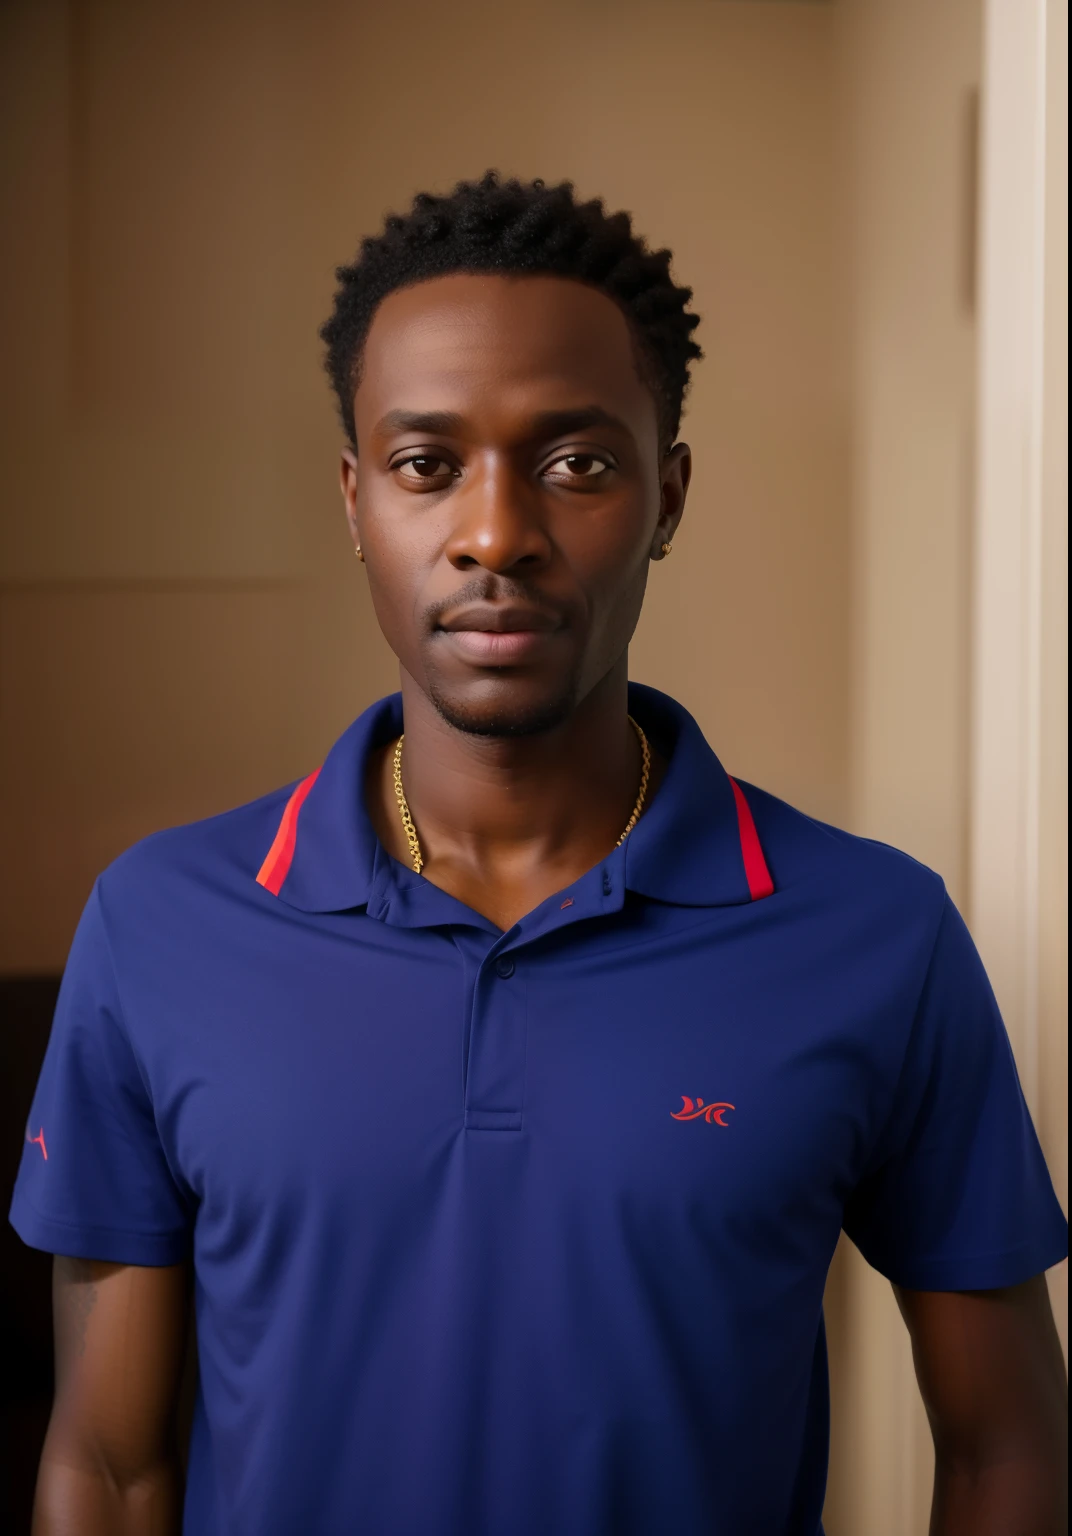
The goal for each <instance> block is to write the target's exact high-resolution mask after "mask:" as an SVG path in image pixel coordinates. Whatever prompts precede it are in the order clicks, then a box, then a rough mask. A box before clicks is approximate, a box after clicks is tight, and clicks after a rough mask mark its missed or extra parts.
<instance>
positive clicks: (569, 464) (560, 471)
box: [546, 453, 611, 480]
mask: <svg viewBox="0 0 1072 1536" xmlns="http://www.w3.org/2000/svg"><path fill="white" fill-rule="evenodd" d="M610 467H611V466H610V463H609V461H608V460H607V459H603V458H600V456H599V454H598V453H567V454H564V455H563V456H562V458H560V459H555V461H554V463H553V464H549V465H548V466H547V471H546V472H547V473H555V478H556V479H560V480H594V479H596V477H597V476H598V475H601V474H603V472H604V470H607V469H610Z"/></svg>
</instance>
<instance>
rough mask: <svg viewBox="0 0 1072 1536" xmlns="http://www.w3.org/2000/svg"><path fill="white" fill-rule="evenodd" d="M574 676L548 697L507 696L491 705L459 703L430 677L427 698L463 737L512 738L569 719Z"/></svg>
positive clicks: (574, 691) (575, 685)
mask: <svg viewBox="0 0 1072 1536" xmlns="http://www.w3.org/2000/svg"><path fill="white" fill-rule="evenodd" d="M578 691H579V687H578V678H577V676H576V674H575V673H574V674H571V675H570V676H569V677H567V678H566V679H564V681H563V684H562V686H561V688H560V689H559V691H558V692H557V693H556V694H554V695H553V696H552V697H551V698H547V699H540V700H538V701H536V702H533V703H525V702H521V701H519V702H518V703H516V704H512V703H511V702H510V700H509V699H504V700H502V701H501V702H497V703H493V704H485V705H481V704H473V705H468V704H463V703H461V702H459V701H458V700H456V699H452V698H451V697H450V696H449V694H448V693H446V691H445V690H444V689H443V688H441V687H440V686H439V684H438V683H437V681H436V680H435V679H434V678H430V679H429V680H428V697H429V698H430V699H431V701H432V703H433V705H434V706H435V709H436V711H437V713H438V714H439V715H440V717H441V718H442V719H443V720H445V721H446V723H447V724H448V725H450V726H453V728H454V729H455V730H456V731H464V732H465V734H466V735H467V736H486V737H500V738H516V737H520V736H541V735H543V734H545V733H546V732H547V731H553V730H555V729H556V727H557V726H560V725H562V724H563V723H564V722H565V721H566V720H568V719H569V717H570V715H571V714H572V713H573V711H574V709H575V708H576V707H577V696H578Z"/></svg>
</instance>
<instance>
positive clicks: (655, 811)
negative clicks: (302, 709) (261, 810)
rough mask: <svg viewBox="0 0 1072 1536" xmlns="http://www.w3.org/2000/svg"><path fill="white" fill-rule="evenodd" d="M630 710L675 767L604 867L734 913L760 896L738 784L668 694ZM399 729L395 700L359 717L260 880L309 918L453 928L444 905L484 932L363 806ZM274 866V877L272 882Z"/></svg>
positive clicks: (641, 700)
mask: <svg viewBox="0 0 1072 1536" xmlns="http://www.w3.org/2000/svg"><path fill="white" fill-rule="evenodd" d="M629 710H630V713H631V714H632V715H633V716H634V718H635V719H636V720H638V721H639V723H640V724H641V725H642V726H643V727H644V730H645V731H646V732H647V734H648V736H649V737H650V738H651V740H652V742H653V743H654V744H656V745H657V746H658V748H659V750H660V751H661V752H662V753H663V754H664V756H666V757H667V758H668V767H667V770H666V773H665V775H664V777H663V780H662V783H661V784H660V786H659V790H658V793H657V794H656V795H655V798H654V799H653V800H652V802H651V804H650V805H649V807H648V809H647V810H646V811H645V813H644V815H643V816H642V817H641V818H640V821H639V822H638V823H637V825H636V827H635V828H634V829H633V831H632V832H631V833H630V835H629V837H628V838H627V839H626V841H625V843H624V844H622V846H621V847H620V848H617V849H615V850H614V851H613V852H612V853H610V854H609V855H608V858H607V859H606V860H604V861H603V868H604V869H605V870H606V872H607V875H608V876H609V877H610V879H611V880H612V883H613V886H614V887H615V889H616V891H618V892H620V891H623V890H629V891H633V892H635V893H637V894H638V895H641V896H646V897H650V898H652V899H654V900H657V901H663V902H669V903H673V904H676V905H679V906H697V907H704V906H736V905H738V904H741V903H744V902H748V901H750V900H752V899H753V895H752V892H751V891H750V889H749V880H748V876H747V874H746V870H745V862H744V855H743V852H742V834H741V828H740V823H739V807H738V803H737V798H736V796H735V792H734V784H733V781H732V780H731V779H730V777H729V775H728V774H727V773H726V771H725V769H724V768H723V767H722V764H721V763H720V762H719V760H718V758H717V757H716V756H715V754H714V753H713V752H712V751H711V748H710V747H709V746H708V744H707V742H706V741H705V740H704V737H703V733H702V732H701V730H700V728H699V726H698V725H697V723H696V721H695V720H694V719H693V718H692V716H691V715H690V714H689V712H688V711H687V710H686V709H683V708H682V706H681V705H680V704H677V703H675V701H674V700H673V699H671V698H669V697H668V696H667V695H666V694H664V693H660V692H659V691H658V690H657V689H655V688H648V687H645V686H644V685H643V684H640V683H631V684H630V685H629ZM401 730H402V695H401V694H399V693H396V694H391V695H390V696H388V697H387V698H385V699H381V700H379V702H378V703H376V704H373V705H372V706H371V707H370V708H369V709H367V710H365V711H364V713H363V714H361V715H359V716H358V718H357V719H356V720H355V721H354V723H353V724H352V725H351V726H350V727H349V728H348V729H347V730H346V731H345V732H344V733H343V735H342V736H341V737H340V738H339V740H338V741H337V742H336V743H335V745H334V747H332V749H331V751H330V752H329V753H328V756H327V758H326V760H325V762H324V764H323V767H322V768H321V769H320V770H319V772H318V773H317V774H315V775H310V777H309V779H307V780H303V781H302V783H301V784H300V785H299V786H297V788H296V790H295V792H294V794H293V795H292V796H291V800H290V802H288V807H287V811H286V812H285V813H284V817H283V821H282V822H281V824H280V829H279V833H278V834H277V837H276V841H275V843H274V844H273V847H272V853H270V854H268V856H267V857H266V858H265V862H264V865H263V866H262V870H261V874H260V876H258V879H259V880H260V883H261V884H262V885H266V886H267V888H268V889H269V890H274V892H275V894H277V895H278V896H279V897H280V898H281V899H282V900H283V901H285V902H286V903H287V904H288V905H289V906H292V907H296V908H298V909H299V910H300V911H303V912H343V911H350V910H352V909H354V908H359V907H365V908H366V909H367V911H368V913H369V916H371V917H381V916H384V915H385V913H386V911H387V909H388V906H390V907H391V908H392V909H393V910H394V912H395V913H396V914H397V916H396V918H395V920H398V917H401V911H400V910H399V907H400V905H401V908H402V909H403V910H404V911H405V912H406V914H407V916H406V917H402V921H403V922H405V923H406V924H407V925H414V926H416V925H424V924H426V923H429V922H438V923H443V922H448V923H449V922H450V921H452V914H450V913H448V912H447V910H446V908H445V907H444V899H445V900H446V902H447V903H448V904H449V905H450V906H451V907H453V908H456V909H457V910H456V913H455V914H453V920H454V921H463V920H465V917H464V914H466V913H468V920H469V921H471V922H477V923H479V924H483V920H482V919H479V918H477V917H476V914H474V913H470V912H469V909H468V908H466V907H463V906H462V904H461V903H458V902H454V901H453V898H450V897H446V896H445V893H444V892H442V891H440V890H439V889H438V888H437V887H435V886H432V885H431V883H430V882H429V881H427V880H424V879H423V878H422V877H421V876H420V875H417V874H415V873H414V872H413V871H412V870H407V869H406V868H405V867H404V866H403V865H401V864H399V863H398V862H397V861H396V860H395V859H393V858H391V856H390V855H389V854H387V853H386V851H385V850H384V848H383V847H382V845H381V843H380V841H379V839H378V837H377V836H376V832H375V830H374V828H373V826H372V822H371V820H370V818H369V815H368V812H367V811H366V809H365V799H364V784H365V766H366V763H367V760H368V756H369V754H370V752H373V751H374V750H375V749H376V748H377V747H380V746H384V745H385V744H386V743H387V742H389V741H392V740H394V739H395V738H397V736H398V735H399V733H400V732H401ZM738 793H739V792H738ZM288 818H289V822H288ZM753 835H754V834H753ZM273 855H275V864H274V866H272V858H273ZM270 866H272V867H274V869H275V871H276V877H275V879H272V880H269V879H266V878H265V871H266V870H268V869H269V867H270ZM590 873H591V872H590ZM587 878H588V876H582V879H587ZM571 889H572V888H571ZM621 899H622V898H621V896H619V897H618V901H617V902H616V905H620V901H621ZM489 926H490V925H489Z"/></svg>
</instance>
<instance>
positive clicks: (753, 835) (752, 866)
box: [726, 774, 774, 901]
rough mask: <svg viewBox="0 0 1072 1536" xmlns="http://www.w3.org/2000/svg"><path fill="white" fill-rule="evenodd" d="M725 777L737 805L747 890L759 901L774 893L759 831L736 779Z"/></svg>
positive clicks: (738, 829)
mask: <svg viewBox="0 0 1072 1536" xmlns="http://www.w3.org/2000/svg"><path fill="white" fill-rule="evenodd" d="M726 777H727V778H728V779H729V781H730V783H731V784H732V785H733V798H734V801H735V802H736V805H737V831H738V832H739V833H740V837H741V858H742V859H743V860H744V873H745V878H746V880H747V881H748V892H749V895H750V896H751V898H752V900H753V901H761V900H762V898H763V897H764V896H773V895H774V881H773V880H772V879H771V877H770V870H769V869H768V868H767V861H766V859H765V858H764V857H763V849H762V847H761V845H760V841H759V833H758V832H757V831H756V824H755V822H754V821H753V820H752V812H751V810H750V809H749V805H748V801H747V800H746V799H745V797H744V791H743V790H742V788H741V786H740V785H739V784H738V782H737V780H736V779H734V778H732V777H731V776H730V775H729V774H727V775H726Z"/></svg>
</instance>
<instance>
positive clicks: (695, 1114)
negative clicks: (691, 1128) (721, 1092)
mask: <svg viewBox="0 0 1072 1536" xmlns="http://www.w3.org/2000/svg"><path fill="white" fill-rule="evenodd" d="M733 1108H735V1106H734V1105H733V1104H705V1103H704V1101H703V1099H689V1098H686V1096H685V1095H684V1094H682V1095H681V1108H680V1109H679V1110H676V1111H675V1110H671V1111H670V1118H671V1120H706V1121H707V1123H708V1125H721V1126H723V1127H724V1128H725V1129H726V1130H729V1126H727V1125H726V1122H725V1120H723V1118H722V1116H723V1115H724V1114H725V1113H726V1111H727V1109H733Z"/></svg>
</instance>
